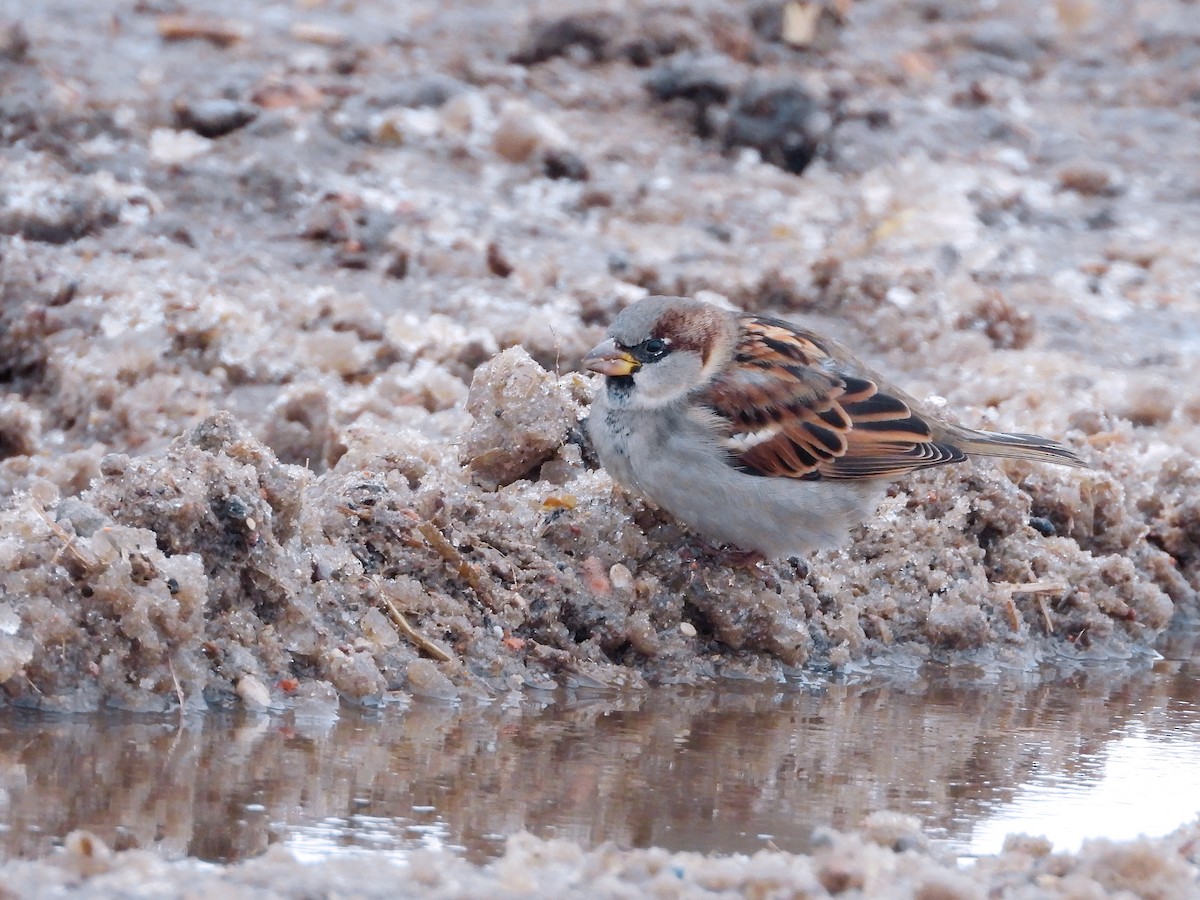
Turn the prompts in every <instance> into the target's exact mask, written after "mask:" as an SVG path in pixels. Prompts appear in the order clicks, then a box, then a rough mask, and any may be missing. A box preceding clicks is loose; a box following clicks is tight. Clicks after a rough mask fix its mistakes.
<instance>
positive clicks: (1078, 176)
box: [1058, 159, 1121, 196]
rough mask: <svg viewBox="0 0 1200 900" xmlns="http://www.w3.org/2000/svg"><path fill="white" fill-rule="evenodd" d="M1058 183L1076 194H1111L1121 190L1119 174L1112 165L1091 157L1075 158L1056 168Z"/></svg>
mask: <svg viewBox="0 0 1200 900" xmlns="http://www.w3.org/2000/svg"><path fill="white" fill-rule="evenodd" d="M1058 184H1059V186H1060V187H1061V188H1062V189H1063V190H1067V191H1074V192H1075V193H1077V194H1085V195H1093V196H1095V195H1100V196H1111V195H1113V194H1118V193H1120V191H1121V174H1120V172H1119V171H1118V170H1117V169H1116V168H1115V167H1113V166H1109V165H1106V164H1105V163H1102V162H1098V161H1096V160H1092V159H1077V160H1072V161H1071V162H1068V163H1066V164H1065V165H1064V166H1063V167H1062V168H1060V169H1059V170H1058Z"/></svg>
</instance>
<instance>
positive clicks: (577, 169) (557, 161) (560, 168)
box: [542, 148, 590, 181]
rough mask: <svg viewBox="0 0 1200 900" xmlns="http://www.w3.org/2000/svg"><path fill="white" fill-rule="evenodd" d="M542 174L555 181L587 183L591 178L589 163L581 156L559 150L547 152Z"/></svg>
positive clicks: (543, 160) (543, 157)
mask: <svg viewBox="0 0 1200 900" xmlns="http://www.w3.org/2000/svg"><path fill="white" fill-rule="evenodd" d="M542 172H544V173H545V175H546V177H547V178H552V179H555V180H558V179H565V180H567V181H587V180H588V178H589V176H590V173H589V172H588V167H587V163H585V162H584V161H583V160H582V159H581V158H580V156H579V154H577V153H573V152H572V151H570V150H562V149H557V148H552V149H550V150H547V151H546V153H545V154H544V155H543V156H542Z"/></svg>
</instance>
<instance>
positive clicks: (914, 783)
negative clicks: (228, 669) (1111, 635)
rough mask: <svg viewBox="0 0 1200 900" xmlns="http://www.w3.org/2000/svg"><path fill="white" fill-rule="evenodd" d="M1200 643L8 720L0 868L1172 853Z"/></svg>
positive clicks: (1189, 777) (1199, 783) (1191, 813)
mask: <svg viewBox="0 0 1200 900" xmlns="http://www.w3.org/2000/svg"><path fill="white" fill-rule="evenodd" d="M1197 644H1198V641H1197V634H1196V633H1194V632H1193V633H1190V634H1186V635H1180V636H1176V637H1174V638H1172V639H1170V640H1167V641H1165V642H1164V643H1163V645H1162V647H1161V649H1162V651H1163V655H1164V658H1163V659H1161V660H1156V661H1153V662H1151V661H1147V662H1145V663H1144V664H1142V665H1141V666H1137V667H1133V668H1131V667H1128V666H1125V665H1115V664H1114V665H1112V666H1098V665H1093V666H1090V667H1088V668H1083V669H1078V670H1076V671H1074V672H1073V673H1071V674H1066V675H1060V676H1059V677H1057V678H1055V679H1052V680H1050V681H1048V682H1047V681H1042V682H1039V683H1033V682H1032V681H1030V680H1029V679H1028V678H1027V677H1024V676H1014V675H999V676H988V677H983V676H982V675H981V673H980V672H979V671H977V670H974V671H968V670H954V671H950V670H944V669H936V668H930V667H926V668H925V669H922V670H921V671H920V672H916V673H912V674H911V675H908V676H905V677H904V679H903V680H902V681H903V683H899V684H898V683H897V682H896V678H895V675H894V673H892V674H890V675H889V677H888V679H886V680H885V679H883V678H881V677H877V676H871V677H869V678H867V679H864V680H863V681H861V682H860V683H854V684H833V685H824V686H821V687H800V686H785V687H770V688H768V687H763V686H745V687H736V688H735V687H725V688H722V689H720V690H680V689H666V688H663V689H659V690H656V691H653V692H650V693H648V694H642V695H635V696H622V697H596V696H592V697H581V696H565V697H564V696H559V697H556V698H554V701H553V702H549V701H550V699H551V698H546V700H547V702H546V703H537V702H534V701H531V700H529V699H528V698H527V699H525V700H523V701H521V702H514V703H509V704H506V703H503V702H496V703H492V704H490V705H468V706H464V707H459V708H455V707H450V706H440V705H433V704H422V705H417V706H414V707H412V708H410V709H408V710H407V711H399V710H389V711H387V712H384V713H382V714H378V715H369V714H364V713H359V712H354V711H350V712H346V711H343V712H342V713H341V715H340V716H339V717H337V718H336V719H334V718H329V719H324V720H321V719H309V720H297V719H295V718H294V717H277V718H272V719H268V718H248V717H244V716H233V715H220V714H218V715H208V716H205V717H197V718H194V719H186V720H184V721H182V722H179V721H177V720H170V721H163V720H151V719H147V718H137V717H132V716H118V715H105V716H101V717H88V718H47V717H45V716H39V715H32V714H25V713H21V712H17V711H13V710H10V711H8V712H7V713H5V714H4V716H3V717H2V718H0V822H3V826H2V829H3V830H2V831H0V853H2V854H3V855H4V856H5V857H7V858H13V857H30V856H39V855H42V854H44V853H45V852H47V851H49V850H51V849H52V848H53V847H54V846H55V845H57V844H59V843H60V842H61V840H62V838H63V837H64V836H65V835H66V834H67V833H68V832H70V831H71V830H72V829H75V828H88V829H91V830H93V831H94V832H96V833H97V834H98V835H100V836H101V837H102V838H104V839H105V840H106V841H108V842H110V843H111V844H113V845H115V846H117V847H123V848H124V847H134V846H139V847H146V846H157V847H159V849H160V851H161V852H163V853H165V854H166V855H168V856H184V855H192V856H197V857H200V858H202V859H207V860H219V861H230V860H238V859H244V858H246V857H250V856H254V855H256V854H258V853H261V852H262V851H263V850H264V849H265V848H266V847H267V845H269V844H272V843H277V842H282V843H284V844H286V845H288V846H289V847H291V848H292V850H293V851H294V852H295V853H296V854H297V855H299V856H300V857H301V858H315V857H323V856H331V855H337V854H342V855H345V854H353V853H359V852H366V851H384V852H387V853H390V854H396V855H398V856H403V855H404V854H405V853H407V852H408V851H409V850H411V849H412V848H415V847H421V846H445V847H451V848H456V849H458V850H459V851H460V852H462V853H463V854H465V855H466V856H467V857H468V858H470V859H474V860H485V859H487V858H489V857H491V856H494V855H496V854H497V853H499V851H500V850H501V848H502V846H503V841H504V837H505V836H506V835H508V834H511V833H513V832H515V831H517V830H519V829H522V828H525V829H528V830H530V831H532V832H534V833H536V834H538V835H540V836H543V837H552V836H554V837H565V838H570V839H572V840H575V841H578V842H580V843H582V844H584V845H595V844H597V843H599V842H602V841H612V842H614V843H616V844H617V845H619V846H622V847H645V846H661V847H666V848H669V849H673V850H698V851H709V852H720V853H730V852H753V851H754V850H756V849H759V848H762V847H764V846H768V845H772V844H773V845H774V846H776V847H779V848H780V849H784V850H790V851H804V850H806V849H808V848H809V847H810V846H811V842H812V839H813V832H814V829H817V828H820V827H821V826H829V825H832V826H835V827H839V828H845V827H853V826H855V825H858V824H859V823H860V822H861V821H862V819H863V817H864V816H865V815H867V814H868V813H870V812H873V811H875V810H880V809H892V810H897V811H900V812H905V813H911V814H913V815H916V816H918V817H919V818H920V819H921V821H922V822H923V823H924V825H925V827H926V829H927V830H928V832H929V833H930V835H931V836H932V837H933V838H934V839H935V840H936V841H938V842H940V843H942V844H944V845H945V846H946V847H947V848H948V849H950V850H951V851H952V852H954V853H956V854H957V855H959V856H962V857H970V856H975V855H980V854H987V853H992V852H995V851H997V850H999V848H1000V846H1001V842H1002V840H1003V837H1004V835H1005V834H1008V833H1010V832H1013V831H1024V832H1027V833H1032V834H1045V835H1047V836H1048V837H1050V838H1051V839H1052V840H1053V841H1054V843H1055V846H1056V847H1058V848H1060V849H1069V848H1072V847H1074V846H1077V845H1078V843H1079V842H1080V841H1081V840H1083V839H1084V838H1087V837H1092V836H1101V835H1103V836H1110V837H1114V838H1127V837H1132V836H1135V835H1136V834H1139V833H1145V834H1162V833H1166V832H1167V831H1170V830H1171V829H1173V828H1174V827H1175V826H1177V825H1179V824H1181V823H1182V822H1185V821H1190V820H1191V819H1192V818H1194V817H1195V816H1196V815H1197V813H1200V799H1198V798H1200V689H1198V687H1197V685H1198V684H1200V680H1198V679H1197V675H1200V661H1198V660H1197V658H1196V657H1197V653H1196V649H1197Z"/></svg>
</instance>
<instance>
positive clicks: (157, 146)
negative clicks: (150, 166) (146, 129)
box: [150, 128, 212, 166]
mask: <svg viewBox="0 0 1200 900" xmlns="http://www.w3.org/2000/svg"><path fill="white" fill-rule="evenodd" d="M210 149H212V141H211V140H210V139H209V138H206V137H202V136H200V135H199V134H196V133H195V132H192V131H175V130H174V129H171V128H155V129H154V131H152V132H151V133H150V158H151V159H152V160H154V161H155V162H157V163H161V164H162V165H166V166H175V165H179V164H180V163H185V162H188V161H190V160H193V159H195V158H196V157H197V156H201V155H203V154H205V153H207V152H208V151H209V150H210Z"/></svg>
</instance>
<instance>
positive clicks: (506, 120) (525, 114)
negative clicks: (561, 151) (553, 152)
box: [492, 100, 567, 163]
mask: <svg viewBox="0 0 1200 900" xmlns="http://www.w3.org/2000/svg"><path fill="white" fill-rule="evenodd" d="M566 143H567V139H566V136H565V135H564V134H563V133H562V132H561V130H560V129H559V128H558V127H557V126H556V125H554V124H553V123H552V122H551V121H550V120H549V119H547V118H546V117H545V116H543V115H542V114H541V113H539V112H537V111H536V110H535V109H534V108H533V107H532V106H530V105H529V104H527V103H524V102H522V101H517V100H513V101H510V102H508V103H506V104H504V107H503V108H502V109H501V110H500V116H499V120H498V121H497V123H496V131H495V133H494V134H493V135H492V147H493V148H494V149H495V151H496V152H497V153H498V154H499V155H500V156H502V157H503V158H504V159H506V160H508V161H509V162H511V163H521V162H525V161H526V160H528V159H530V158H531V157H532V156H533V155H534V154H535V153H537V152H538V151H539V150H541V149H548V148H554V147H562V146H564V145H565V144H566Z"/></svg>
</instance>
